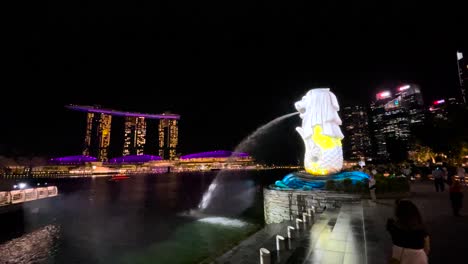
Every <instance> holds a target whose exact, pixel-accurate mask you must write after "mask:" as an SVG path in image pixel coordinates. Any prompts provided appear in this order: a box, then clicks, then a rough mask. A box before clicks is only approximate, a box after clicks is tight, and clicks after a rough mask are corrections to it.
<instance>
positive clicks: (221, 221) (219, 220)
mask: <svg viewBox="0 0 468 264" xmlns="http://www.w3.org/2000/svg"><path fill="white" fill-rule="evenodd" d="M198 221H200V222H202V223H208V224H215V225H223V226H230V227H243V226H246V225H247V224H248V223H246V222H244V221H241V220H238V219H232V218H227V217H206V218H202V219H200V220H198Z"/></svg>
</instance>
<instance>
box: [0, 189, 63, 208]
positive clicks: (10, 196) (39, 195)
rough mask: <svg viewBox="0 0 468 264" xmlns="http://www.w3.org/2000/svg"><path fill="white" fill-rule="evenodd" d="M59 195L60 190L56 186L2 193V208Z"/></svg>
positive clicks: (0, 198) (0, 195) (0, 194)
mask: <svg viewBox="0 0 468 264" xmlns="http://www.w3.org/2000/svg"><path fill="white" fill-rule="evenodd" d="M57 195H58V189H57V187H56V186H48V187H40V188H29V189H24V190H13V191H9V192H0V206H5V205H9V204H17V203H24V202H28V201H34V200H37V199H43V198H46V197H53V196H57Z"/></svg>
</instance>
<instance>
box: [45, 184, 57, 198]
mask: <svg viewBox="0 0 468 264" xmlns="http://www.w3.org/2000/svg"><path fill="white" fill-rule="evenodd" d="M47 192H48V194H47V196H48V197H51V196H57V194H58V189H57V187H56V186H49V187H47Z"/></svg>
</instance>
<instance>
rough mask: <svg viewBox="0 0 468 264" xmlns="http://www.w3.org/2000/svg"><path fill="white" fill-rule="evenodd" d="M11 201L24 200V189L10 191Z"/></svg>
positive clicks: (19, 201) (13, 202) (21, 201)
mask: <svg viewBox="0 0 468 264" xmlns="http://www.w3.org/2000/svg"><path fill="white" fill-rule="evenodd" d="M10 195H11V203H12V204H17V203H23V202H24V201H25V196H24V190H17V191H11V192H10Z"/></svg>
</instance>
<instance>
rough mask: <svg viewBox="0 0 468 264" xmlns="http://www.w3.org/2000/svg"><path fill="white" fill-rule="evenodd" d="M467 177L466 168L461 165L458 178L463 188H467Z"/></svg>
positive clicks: (458, 169)
mask: <svg viewBox="0 0 468 264" xmlns="http://www.w3.org/2000/svg"><path fill="white" fill-rule="evenodd" d="M465 175H466V172H465V168H463V167H462V166H461V165H460V166H458V168H457V176H458V179H460V183H461V185H462V186H466V182H465Z"/></svg>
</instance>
